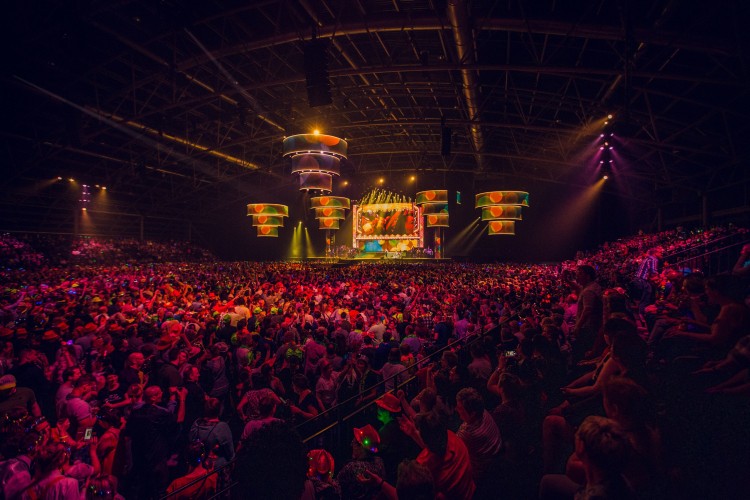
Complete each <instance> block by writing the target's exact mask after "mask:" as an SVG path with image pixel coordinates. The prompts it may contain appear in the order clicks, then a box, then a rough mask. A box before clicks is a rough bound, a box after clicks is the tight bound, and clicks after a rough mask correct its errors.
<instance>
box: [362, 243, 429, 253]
mask: <svg viewBox="0 0 750 500" xmlns="http://www.w3.org/2000/svg"><path fill="white" fill-rule="evenodd" d="M356 248H357V250H359V251H360V252H408V251H409V250H412V249H414V248H420V244H419V240H361V241H359V242H357V247H356Z"/></svg>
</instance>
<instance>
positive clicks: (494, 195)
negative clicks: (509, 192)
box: [490, 191, 503, 203]
mask: <svg viewBox="0 0 750 500" xmlns="http://www.w3.org/2000/svg"><path fill="white" fill-rule="evenodd" d="M490 201H491V202H492V203H500V202H501V201H503V193H502V192H501V191H493V192H491V193H490Z"/></svg>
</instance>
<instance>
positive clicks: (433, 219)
mask: <svg viewBox="0 0 750 500" xmlns="http://www.w3.org/2000/svg"><path fill="white" fill-rule="evenodd" d="M424 226H425V227H448V214H431V215H425V221H424Z"/></svg>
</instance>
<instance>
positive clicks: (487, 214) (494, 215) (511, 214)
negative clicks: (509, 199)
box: [482, 205, 522, 220]
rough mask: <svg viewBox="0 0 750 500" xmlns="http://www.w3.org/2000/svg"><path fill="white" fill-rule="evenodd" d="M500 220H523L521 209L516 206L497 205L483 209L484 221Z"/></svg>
mask: <svg viewBox="0 0 750 500" xmlns="http://www.w3.org/2000/svg"><path fill="white" fill-rule="evenodd" d="M498 219H511V220H521V219H522V217H521V207H517V206H515V205H495V206H492V207H484V208H482V220H498Z"/></svg>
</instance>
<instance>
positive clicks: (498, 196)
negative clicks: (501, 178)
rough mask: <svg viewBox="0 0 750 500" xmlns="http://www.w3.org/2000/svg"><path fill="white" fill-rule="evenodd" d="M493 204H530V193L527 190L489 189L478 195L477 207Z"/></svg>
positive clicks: (522, 205) (525, 205)
mask: <svg viewBox="0 0 750 500" xmlns="http://www.w3.org/2000/svg"><path fill="white" fill-rule="evenodd" d="M492 205H518V206H521V207H528V206H529V193H527V192H526V191H489V192H486V193H479V194H478V195H476V203H475V205H474V207H475V208H481V207H489V206H492Z"/></svg>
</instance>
